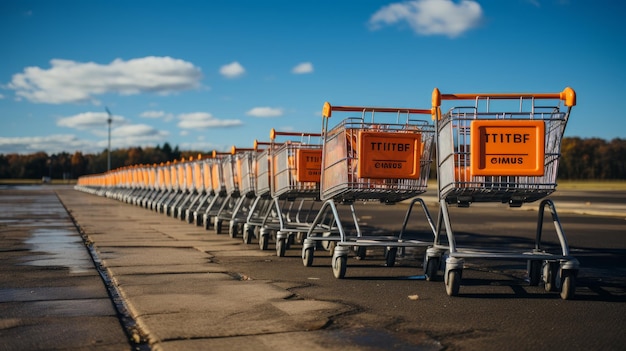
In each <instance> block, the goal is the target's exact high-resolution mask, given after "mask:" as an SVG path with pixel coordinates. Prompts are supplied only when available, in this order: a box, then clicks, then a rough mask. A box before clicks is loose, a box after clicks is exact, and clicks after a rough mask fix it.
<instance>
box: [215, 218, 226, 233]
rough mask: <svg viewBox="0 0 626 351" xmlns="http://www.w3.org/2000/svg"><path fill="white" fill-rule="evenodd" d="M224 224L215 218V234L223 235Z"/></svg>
mask: <svg viewBox="0 0 626 351" xmlns="http://www.w3.org/2000/svg"><path fill="white" fill-rule="evenodd" d="M223 224H224V222H223V221H222V220H221V219H218V218H217V217H215V234H222V225H223Z"/></svg>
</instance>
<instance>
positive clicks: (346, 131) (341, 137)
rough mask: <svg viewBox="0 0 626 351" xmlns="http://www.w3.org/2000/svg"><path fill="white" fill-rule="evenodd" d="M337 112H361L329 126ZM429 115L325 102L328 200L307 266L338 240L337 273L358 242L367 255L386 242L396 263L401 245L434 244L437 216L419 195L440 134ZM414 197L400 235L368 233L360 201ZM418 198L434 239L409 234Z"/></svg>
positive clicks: (308, 247) (305, 257)
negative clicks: (344, 209) (346, 209)
mask: <svg viewBox="0 0 626 351" xmlns="http://www.w3.org/2000/svg"><path fill="white" fill-rule="evenodd" d="M334 111H336V112H353V113H354V112H357V113H359V114H360V116H358V117H348V118H346V119H344V120H343V121H341V123H339V124H338V125H337V126H335V127H334V128H332V129H329V120H330V117H331V114H332V112H334ZM424 114H428V115H430V114H431V111H430V110H421V109H407V108H395V107H394V108H388V107H360V106H331V105H330V104H329V103H328V102H326V103H325V104H324V108H323V111H322V116H323V119H322V131H323V135H324V145H323V154H322V174H321V199H322V200H324V201H325V202H324V204H323V205H322V207H321V209H320V211H319V212H318V214H317V216H316V218H315V220H314V221H313V225H312V226H311V230H309V232H308V233H307V236H306V239H305V240H304V243H303V247H302V261H303V263H304V265H305V266H311V265H312V264H313V257H314V250H315V248H316V246H317V243H319V242H330V243H331V244H332V245H331V248H332V249H333V255H332V262H331V265H332V269H333V273H334V276H335V277H336V278H343V277H344V276H345V273H346V266H347V256H348V253H349V251H350V248H351V247H356V251H357V256H358V257H360V258H363V257H364V256H365V253H366V249H367V248H369V247H382V248H384V249H385V250H386V261H387V265H389V266H393V265H394V264H395V259H396V254H397V250H398V248H406V247H424V248H425V247H426V246H428V245H432V239H431V238H432V237H431V236H430V234H431V233H430V231H432V235H433V236H434V230H435V227H434V224H433V221H432V218H431V216H430V213H429V212H428V208H427V207H426V204H425V203H424V201H423V200H422V199H420V198H415V197H416V196H418V195H420V194H422V193H424V192H425V191H426V186H427V182H428V175H429V172H430V164H431V154H432V144H433V140H434V134H435V133H434V126H433V125H432V124H431V123H429V122H428V121H424V120H420V119H417V117H418V116H419V115H424ZM368 116H369V117H370V118H371V120H369V121H368V120H366V117H368ZM379 116H381V117H382V118H383V119H384V118H386V119H387V120H388V119H389V118H390V117H393V118H395V122H392V123H389V122H387V123H382V122H380V121H379V118H378V117H379ZM375 117H376V118H375ZM410 198H415V199H414V200H413V201H411V204H410V206H409V209H408V210H407V213H406V216H405V220H404V223H403V226H402V230H401V232H400V233H399V234H397V235H381V236H375V235H367V236H366V235H363V233H362V231H361V228H360V227H359V224H358V219H357V216H356V211H355V207H354V203H355V201H371V200H373V201H380V202H382V203H388V204H394V203H397V202H399V201H403V200H407V199H410ZM337 203H343V204H347V205H349V206H350V213H351V220H352V222H353V223H354V227H353V228H354V229H353V231H354V232H355V233H354V234H350V235H349V233H348V232H347V230H346V226H344V225H343V223H342V221H341V218H340V214H339V211H338V209H337V206H336V204H337ZM416 203H419V204H420V205H421V207H422V208H423V210H424V214H425V216H426V219H427V222H428V225H429V228H430V229H429V240H428V241H421V240H409V239H406V238H404V237H403V233H404V232H405V229H406V225H407V223H408V216H409V215H410V213H411V209H412V208H413V206H414V205H415V204H416ZM319 226H322V227H325V228H327V229H328V231H327V232H324V233H323V234H319V233H315V232H314V231H313V229H314V228H318V227H319ZM335 233H336V234H335ZM333 246H334V247H333Z"/></svg>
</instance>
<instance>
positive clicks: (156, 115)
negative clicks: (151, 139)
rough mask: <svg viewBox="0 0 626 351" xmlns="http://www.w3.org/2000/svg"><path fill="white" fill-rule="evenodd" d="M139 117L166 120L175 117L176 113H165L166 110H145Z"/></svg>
mask: <svg viewBox="0 0 626 351" xmlns="http://www.w3.org/2000/svg"><path fill="white" fill-rule="evenodd" d="M139 117H143V118H153V119H162V120H164V121H166V122H169V121H171V120H172V119H174V115H173V114H171V113H165V112H164V111H145V112H142V113H141V114H140V115H139Z"/></svg>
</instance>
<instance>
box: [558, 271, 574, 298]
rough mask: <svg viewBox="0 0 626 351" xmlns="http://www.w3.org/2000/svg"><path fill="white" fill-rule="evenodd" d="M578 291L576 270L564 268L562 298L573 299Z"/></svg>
mask: <svg viewBox="0 0 626 351" xmlns="http://www.w3.org/2000/svg"><path fill="white" fill-rule="evenodd" d="M575 292H576V271H574V270H570V269H564V270H563V271H562V272H561V299H563V300H571V299H572V298H573V297H574V293H575Z"/></svg>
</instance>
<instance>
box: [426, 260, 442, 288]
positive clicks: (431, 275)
mask: <svg viewBox="0 0 626 351" xmlns="http://www.w3.org/2000/svg"><path fill="white" fill-rule="evenodd" d="M437 271H439V258H437V257H431V258H426V264H425V267H424V275H425V276H426V280H427V281H429V282H432V281H434V280H435V279H437Z"/></svg>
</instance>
